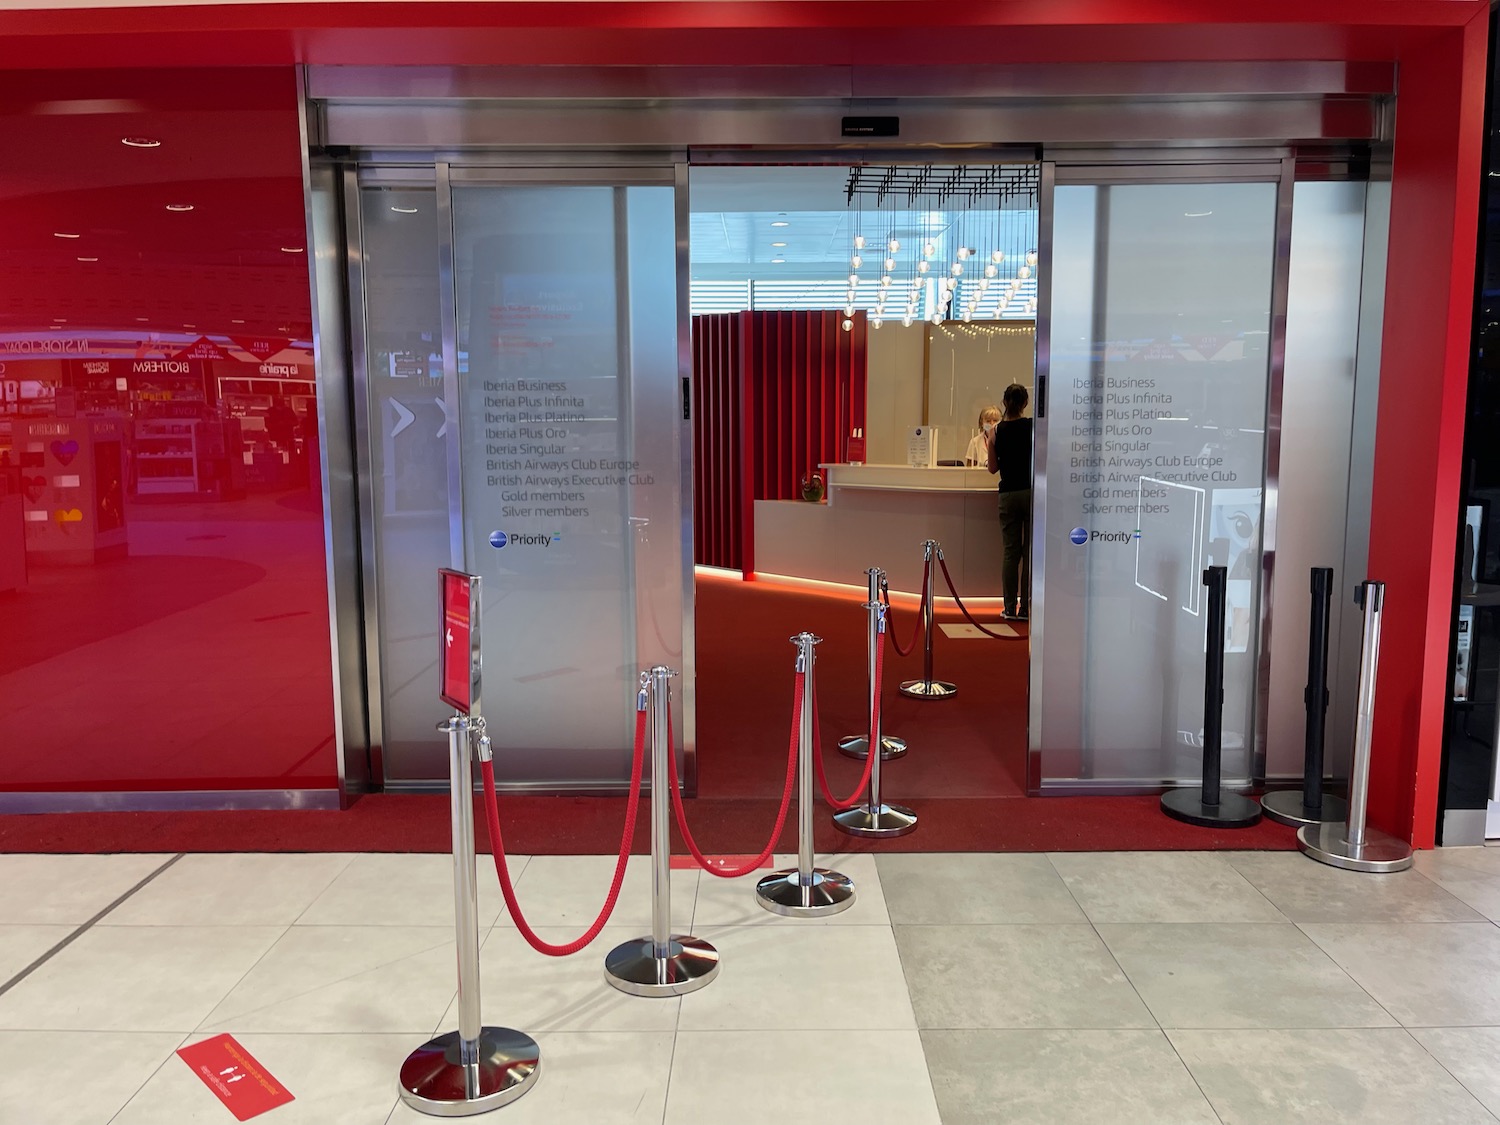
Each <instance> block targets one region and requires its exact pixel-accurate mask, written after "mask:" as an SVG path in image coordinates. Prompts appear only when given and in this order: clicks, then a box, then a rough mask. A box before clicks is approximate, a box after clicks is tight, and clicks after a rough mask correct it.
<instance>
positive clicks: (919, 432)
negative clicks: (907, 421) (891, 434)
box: [906, 426, 937, 469]
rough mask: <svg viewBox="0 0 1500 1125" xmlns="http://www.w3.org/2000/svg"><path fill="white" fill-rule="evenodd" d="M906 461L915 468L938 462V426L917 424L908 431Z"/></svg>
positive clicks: (922, 467)
mask: <svg viewBox="0 0 1500 1125" xmlns="http://www.w3.org/2000/svg"><path fill="white" fill-rule="evenodd" d="M906 463H907V465H908V466H910V467H911V468H913V469H930V468H932V467H933V466H934V465H936V464H937V427H936V426H917V427H915V428H914V429H911V430H908V431H907V432H906Z"/></svg>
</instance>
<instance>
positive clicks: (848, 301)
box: [844, 289, 854, 304]
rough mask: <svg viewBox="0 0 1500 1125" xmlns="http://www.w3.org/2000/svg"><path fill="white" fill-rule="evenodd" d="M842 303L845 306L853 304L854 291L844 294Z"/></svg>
mask: <svg viewBox="0 0 1500 1125" xmlns="http://www.w3.org/2000/svg"><path fill="white" fill-rule="evenodd" d="M844 303H845V304H853V303H854V290H853V289H851V290H849V292H847V293H845V294H844Z"/></svg>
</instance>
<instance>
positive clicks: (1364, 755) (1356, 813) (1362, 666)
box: [1344, 582, 1385, 848]
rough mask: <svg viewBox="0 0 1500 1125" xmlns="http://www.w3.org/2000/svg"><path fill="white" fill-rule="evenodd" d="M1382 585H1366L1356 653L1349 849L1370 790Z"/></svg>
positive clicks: (1356, 842)
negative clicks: (1363, 615)
mask: <svg viewBox="0 0 1500 1125" xmlns="http://www.w3.org/2000/svg"><path fill="white" fill-rule="evenodd" d="M1384 600H1385V583H1384V582H1366V583H1365V585H1364V593H1363V602H1364V610H1365V618H1364V635H1363V637H1362V639H1361V641H1360V652H1359V704H1358V707H1357V709H1356V711H1355V718H1354V761H1353V763H1352V765H1351V766H1350V773H1349V823H1348V828H1347V831H1346V832H1345V833H1344V838H1345V839H1346V840H1348V841H1349V844H1350V845H1351V846H1352V847H1356V848H1358V847H1362V846H1363V845H1364V842H1365V817H1366V813H1367V810H1368V804H1369V789H1370V742H1371V739H1372V738H1373V731H1374V721H1375V670H1376V667H1377V665H1378V663H1379V656H1380V612H1381V603H1382V602H1383V601H1384Z"/></svg>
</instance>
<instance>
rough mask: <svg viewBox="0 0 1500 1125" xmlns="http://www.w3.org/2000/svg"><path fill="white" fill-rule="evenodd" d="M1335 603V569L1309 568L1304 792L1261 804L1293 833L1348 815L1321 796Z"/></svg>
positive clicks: (1337, 802)
mask: <svg viewBox="0 0 1500 1125" xmlns="http://www.w3.org/2000/svg"><path fill="white" fill-rule="evenodd" d="M1332 600H1333V567H1331V566H1315V567H1313V568H1312V613H1311V614H1310V615H1309V617H1308V630H1307V689H1306V691H1305V692H1304V694H1303V703H1304V705H1305V707H1306V709H1307V728H1306V734H1305V735H1304V748H1303V755H1302V757H1303V762H1302V788H1301V789H1300V790H1297V789H1279V790H1277V791H1276V792H1274V793H1267V794H1266V795H1265V796H1264V797H1262V798H1261V799H1260V807H1261V808H1263V809H1264V810H1265V812H1266V815H1267V816H1268V817H1270V818H1271V819H1272V820H1274V821H1277V822H1278V823H1280V824H1290V825H1292V826H1293V827H1294V828H1295V827H1300V826H1301V825H1304V824H1322V823H1323V822H1324V821H1327V822H1328V823H1330V824H1336V823H1338V822H1340V821H1342V820H1343V819H1344V818H1345V816H1346V815H1347V814H1348V811H1349V806H1348V804H1347V803H1346V802H1345V801H1344V799H1343V798H1342V797H1336V796H1334V795H1333V794H1332V793H1325V792H1324V791H1323V736H1324V733H1325V731H1326V728H1327V723H1328V621H1329V603H1330V602H1331V601H1332Z"/></svg>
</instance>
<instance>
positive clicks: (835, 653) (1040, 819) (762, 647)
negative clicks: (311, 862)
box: [0, 578, 1296, 855]
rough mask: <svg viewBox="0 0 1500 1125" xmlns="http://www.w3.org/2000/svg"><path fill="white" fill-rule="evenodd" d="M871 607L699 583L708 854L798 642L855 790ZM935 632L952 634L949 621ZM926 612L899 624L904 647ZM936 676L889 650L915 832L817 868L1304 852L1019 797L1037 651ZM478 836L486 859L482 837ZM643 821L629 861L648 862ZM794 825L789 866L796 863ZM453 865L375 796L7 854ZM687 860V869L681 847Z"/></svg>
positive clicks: (615, 832) (600, 838) (784, 721)
mask: <svg viewBox="0 0 1500 1125" xmlns="http://www.w3.org/2000/svg"><path fill="white" fill-rule="evenodd" d="M862 600H863V599H862V597H847V596H840V595H836V594H829V595H825V594H822V593H805V592H802V591H800V590H795V591H794V590H788V589H785V588H781V587H776V586H771V585H768V584H763V583H752V584H745V583H740V582H738V581H730V580H727V579H720V578H706V579H701V580H700V581H699V583H698V617H697V621H698V660H699V664H698V740H699V796H698V798H697V799H696V800H692V801H689V802H688V815H689V816H690V817H691V821H692V827H693V833H694V835H695V836H696V837H697V839H698V842H699V844H700V845H701V846H702V847H703V848H704V849H706V850H708V851H710V852H713V853H718V854H735V855H739V854H753V853H755V852H757V851H759V850H760V849H761V847H762V846H763V845H764V844H765V840H766V835H767V833H769V832H770V830H771V826H772V824H773V823H774V822H775V817H776V805H777V798H778V797H779V795H780V792H781V787H782V781H783V777H784V774H783V772H782V771H783V770H784V769H785V762H786V749H787V739H788V736H789V733H790V725H791V702H792V682H793V655H794V649H793V647H792V645H791V644H790V643H788V641H787V638H788V637H789V636H791V635H792V634H793V633H795V632H798V631H801V630H803V629H806V630H809V631H811V632H814V633H817V634H818V635H819V636H821V637H822V638H823V644H822V645H820V646H819V648H818V662H817V666H816V675H815V681H816V686H817V695H818V702H819V712H820V715H821V718H822V735H823V745H824V754H825V761H826V762H827V763H828V771H829V780H830V783H831V784H832V785H833V786H834V787H835V788H836V789H838V790H840V791H841V792H847V791H848V790H850V789H852V788H853V786H854V784H855V782H856V781H857V780H858V778H859V773H860V769H861V764H860V763H857V762H854V761H853V760H850V759H846V758H844V757H843V756H842V755H840V754H838V753H837V752H836V751H835V750H834V749H833V746H834V744H835V743H836V741H837V740H838V738H839V737H840V736H842V735H846V734H851V733H859V732H862V731H863V728H864V723H865V718H864V710H865V692H866V687H865V679H864V677H865V640H864V630H865V618H864V614H863V613H862V612H861V610H860V608H859V605H858V603H859V602H860V601H862ZM939 620H957V617H956V614H953V613H940V614H939ZM915 622H916V617H915V612H914V611H913V610H911V609H907V610H905V611H902V610H900V609H898V610H897V611H896V614H895V627H896V630H897V631H898V635H899V636H900V637H901V639H902V642H903V643H905V640H906V638H908V637H909V636H910V635H911V631H912V629H913V627H914V625H915ZM935 653H936V675H937V676H938V677H939V678H942V679H949V680H952V681H954V682H956V683H957V685H958V687H959V692H958V694H957V696H955V697H953V698H952V699H948V700H943V701H935V702H928V701H920V700H913V699H908V698H906V697H904V696H901V695H900V694H899V693H898V692H897V690H896V687H897V684H898V683H899V682H900V681H901V680H903V679H910V678H915V677H917V676H920V674H921V657H920V655H919V654H916V653H914V654H913V655H912V656H911V657H908V658H906V659H901V658H898V657H897V656H896V655H895V653H894V652H893V651H892V650H890V649H889V648H888V649H887V656H886V662H885V691H884V692H883V693H882V699H883V700H884V704H885V710H886V731H887V732H888V733H893V734H899V735H901V736H902V737H904V738H906V739H907V741H908V742H909V743H910V746H911V750H910V753H909V754H908V755H907V756H906V757H905V758H902V759H900V760H898V761H895V762H890V763H886V765H885V792H886V797H887V799H889V800H892V801H896V802H899V803H901V804H905V805H909V806H910V807H911V808H913V809H914V810H916V812H917V814H918V817H919V819H920V823H919V825H918V828H917V830H916V831H915V832H913V833H912V834H911V835H908V836H904V837H900V838H898V839H894V840H880V841H871V840H858V839H855V838H853V837H849V836H845V835H844V834H843V833H841V832H838V831H837V830H836V829H835V828H834V827H833V825H832V823H831V821H830V819H829V814H828V810H827V809H826V808H823V809H820V810H819V812H818V813H817V816H816V818H815V823H816V846H817V848H818V849H819V850H820V851H875V852H879V851H907V852H910V851H933V852H945V851H1096V850H1097V851H1109V850H1191V849H1214V848H1257V849H1294V848H1295V847H1296V835H1295V833H1294V832H1293V830H1292V829H1290V828H1285V827H1282V826H1281V825H1277V824H1273V823H1271V822H1269V821H1267V822H1264V823H1262V824H1260V825H1258V826H1257V827H1255V828H1252V829H1246V830H1240V831H1223V830H1210V829H1203V828H1194V827H1191V826H1188V825H1185V824H1181V823H1178V822H1177V821H1174V820H1170V819H1168V818H1167V817H1165V816H1163V815H1162V813H1161V812H1160V810H1159V808H1158V804H1157V798H1156V797H1154V796H1143V797H1043V798H1028V797H1026V796H1025V795H1024V794H1025V761H1026V725H1025V723H1026V707H1027V664H1026V661H1027V645H1026V643H1025V642H1024V641H1022V640H1014V641H1009V640H1007V641H997V640H989V639H982V640H958V639H952V638H948V637H946V636H944V635H943V634H942V633H941V632H939V633H938V636H937V640H936V645H935ZM500 803H501V809H500V812H501V821H502V824H503V825H504V827H505V834H506V845H507V847H508V848H509V849H510V850H511V851H514V852H516V853H518V854H589V853H612V852H614V851H615V850H616V849H617V848H618V847H619V840H620V829H621V826H622V823H623V817H624V804H625V802H624V799H623V798H618V797H615V798H597V797H532V796H508V795H505V794H502V795H501V797H500ZM476 820H477V821H478V822H479V825H478V832H479V847H480V848H481V850H488V847H489V842H488V836H487V833H486V832H485V829H484V825H483V817H482V816H480V817H476ZM648 841H649V828H648V822H647V819H646V817H645V816H642V817H641V820H640V823H639V824H638V826H637V832H636V838H635V841H634V850H635V851H637V852H644V851H646V850H647V849H648ZM795 847H796V840H795V817H793V818H789V821H788V824H787V827H786V829H785V831H784V832H783V834H782V838H781V843H780V850H782V851H794V850H795ZM448 848H449V839H448V805H447V798H446V797H445V796H441V795H410V794H399V795H398V794H375V795H372V796H367V797H363V798H361V799H360V800H358V801H356V802H355V803H354V804H353V805H352V806H351V807H350V808H349V809H347V810H344V811H342V812H171V813H70V814H47V815H38V816H0V852H120V851H153V852H179V851H189V852H215V851H270V852H276V851H314V852H316V851H355V852H358V851H386V852H442V851H447V850H448ZM678 850H683V851H685V850H686V849H682V848H680V846H679V849H678Z"/></svg>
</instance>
